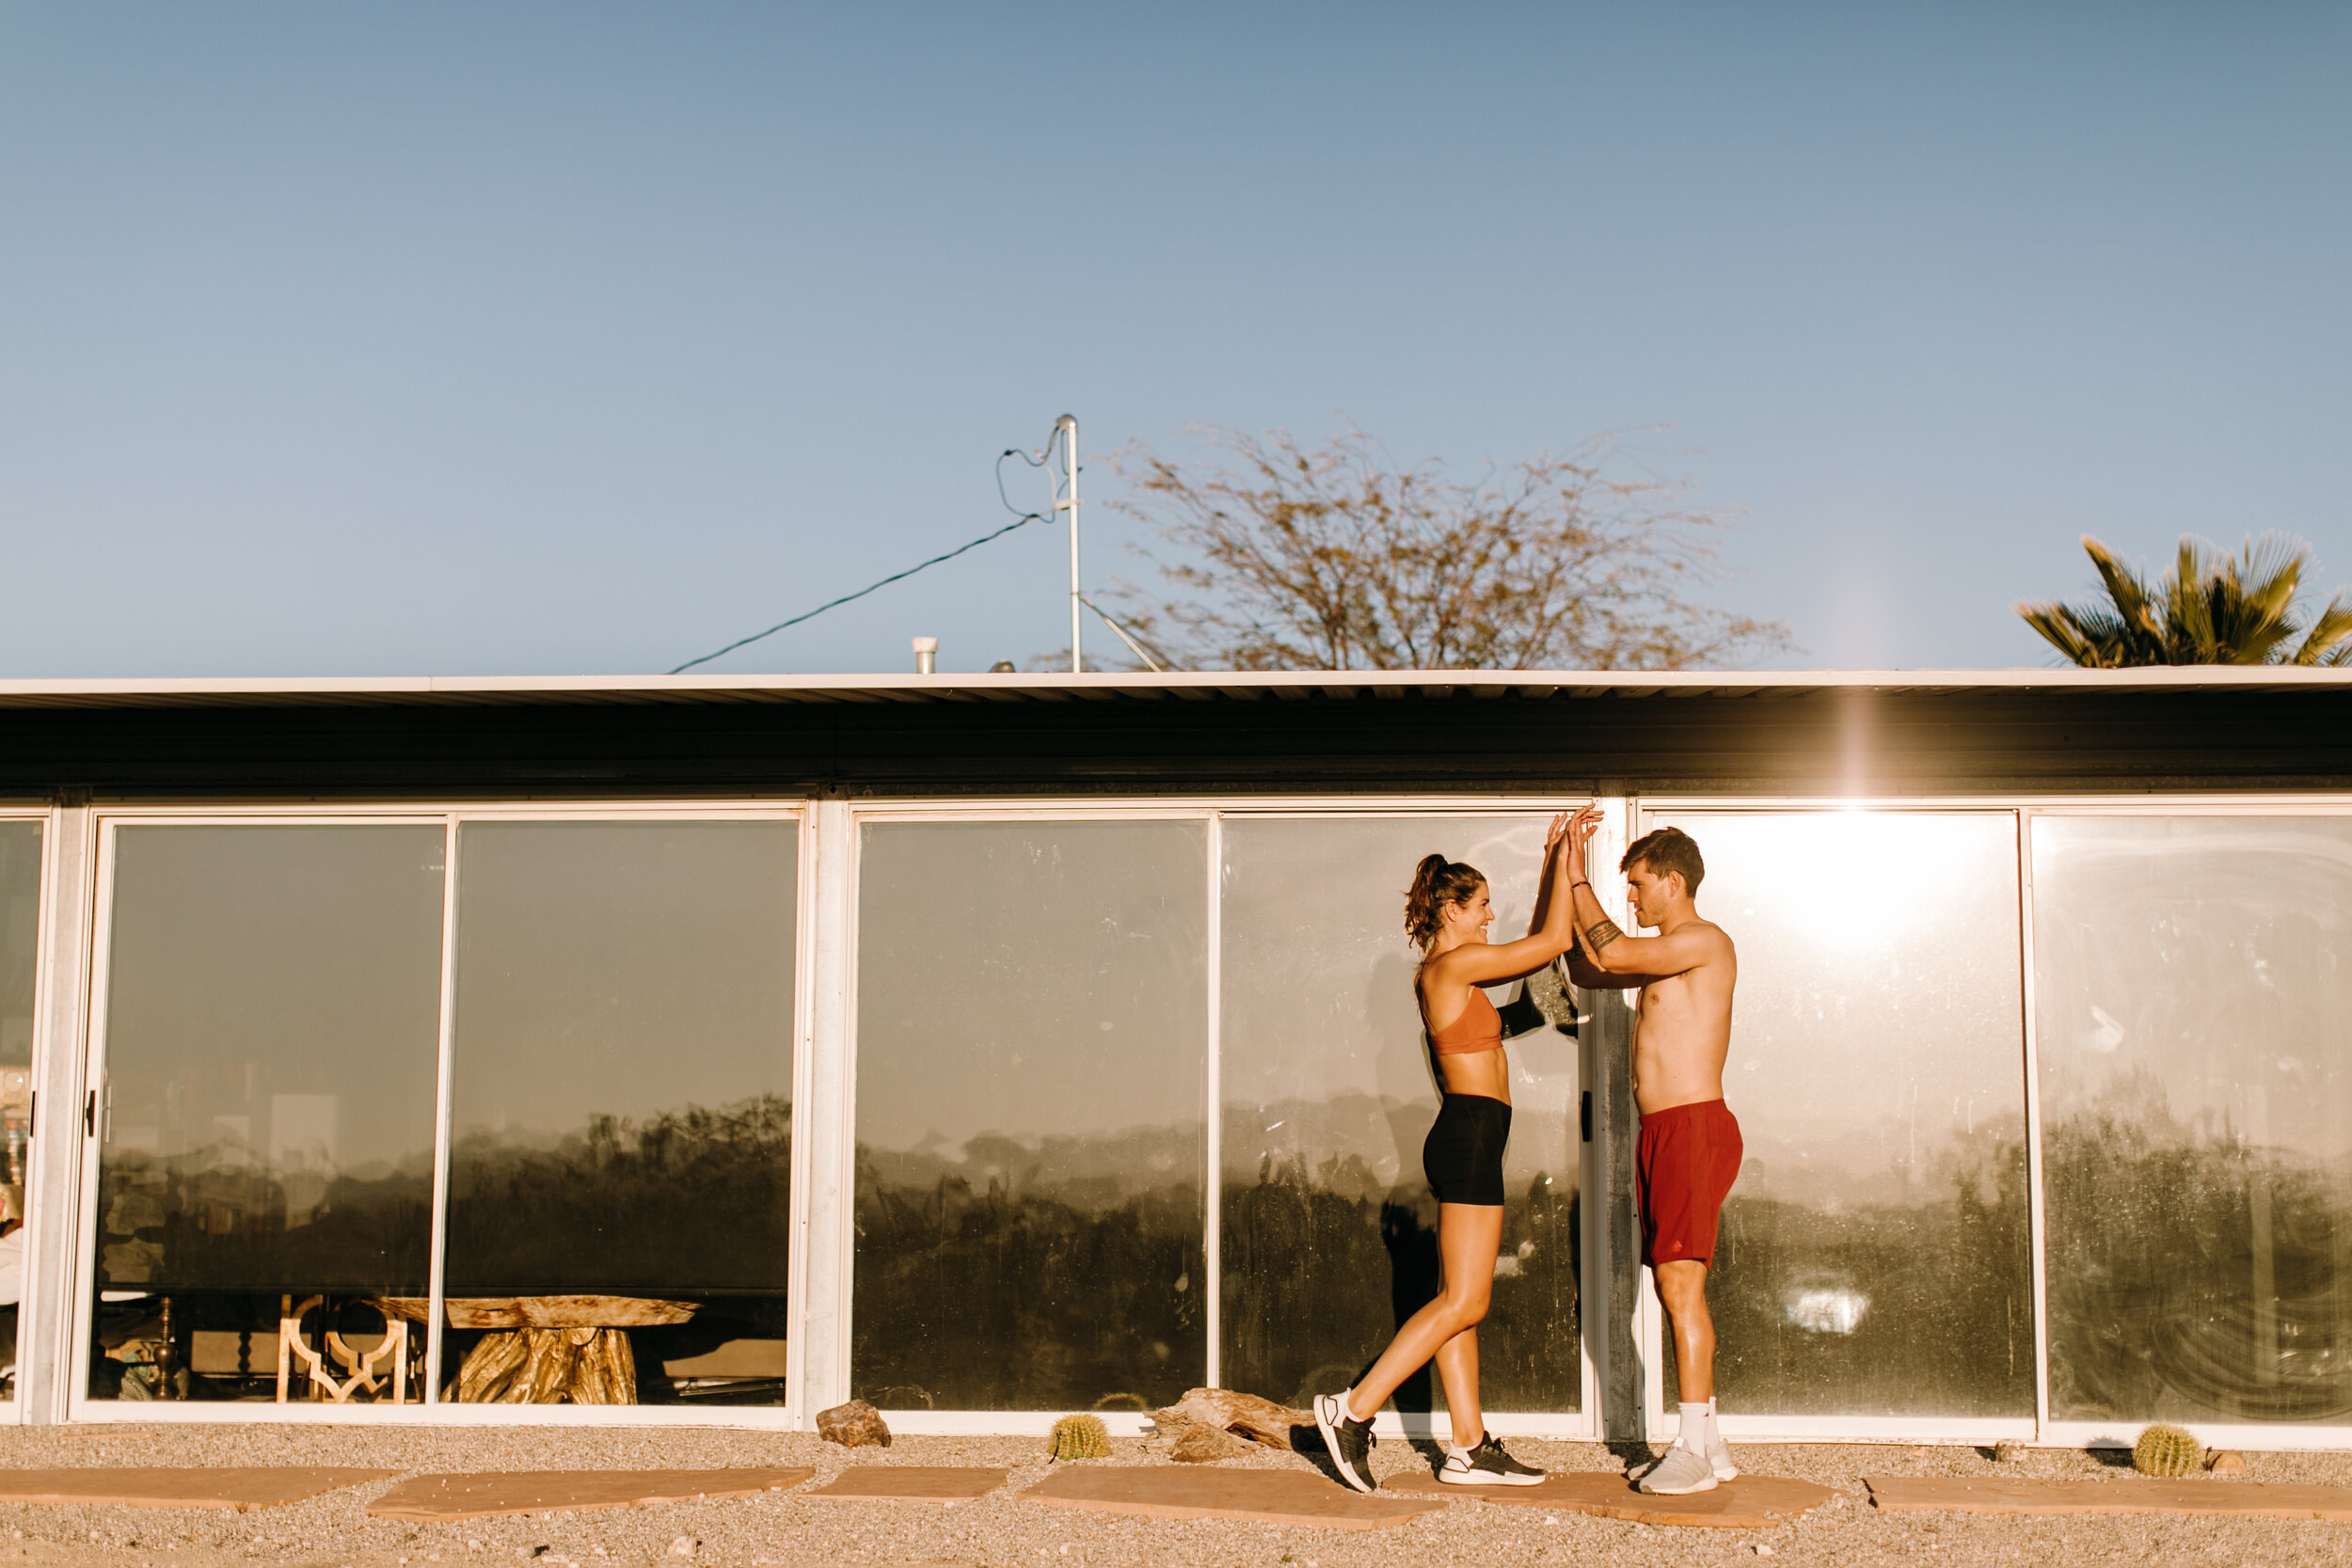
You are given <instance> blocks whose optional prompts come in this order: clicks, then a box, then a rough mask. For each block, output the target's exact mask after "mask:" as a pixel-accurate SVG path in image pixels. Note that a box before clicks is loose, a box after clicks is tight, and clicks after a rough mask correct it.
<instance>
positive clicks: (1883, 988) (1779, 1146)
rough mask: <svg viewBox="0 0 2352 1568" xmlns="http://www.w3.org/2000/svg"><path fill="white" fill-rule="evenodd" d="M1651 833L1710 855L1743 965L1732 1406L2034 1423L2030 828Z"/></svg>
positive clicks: (1731, 1244) (1734, 819) (1714, 894)
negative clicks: (1676, 836)
mask: <svg viewBox="0 0 2352 1568" xmlns="http://www.w3.org/2000/svg"><path fill="white" fill-rule="evenodd" d="M1654 822H1655V824H1656V825H1660V826H1664V825H1667V824H1672V825H1674V826H1677V827H1679V828H1682V829H1683V830H1684V831H1686V832H1689V833H1690V834H1691V835H1692V837H1693V838H1695V839H1696V840H1697V841H1698V844H1699V848H1700V852H1701V853H1702V854H1703V855H1704V856H1705V857H1706V860H1707V878H1706V880H1705V882H1704V883H1703V884H1702V886H1701V887H1700V889H1699V895H1698V905H1699V909H1700V911H1701V912H1702V913H1704V914H1705V915H1706V916H1707V917H1708V918H1709V919H1711V920H1714V921H1716V922H1718V923H1720V924H1721V925H1722V926H1723V927H1724V929H1725V930H1727V931H1729V932H1730V933H1731V937H1732V940H1733V941H1734V942H1736V943H1737V944H1738V946H1739V952H1740V985H1739V993H1738V1001H1737V1003H1736V1005H1735V1006H1734V1008H1733V1018H1732V1044H1731V1056H1730V1060H1729V1062H1728V1064H1727V1065H1726V1069H1725V1073H1724V1099H1725V1101H1727V1102H1728V1103H1729V1105H1730V1107H1731V1109H1732V1112H1733V1114H1735V1115H1736V1116H1738V1117H1739V1118H1740V1132H1741V1137H1742V1140H1743V1141H1744V1142H1745V1144H1746V1146H1747V1158H1746V1162H1745V1164H1743V1166H1742V1167H1741V1170H1740V1180H1739V1184H1738V1185H1737V1186H1736V1187H1735V1188H1734V1189H1733V1191H1732V1196H1731V1200H1730V1202H1729V1203H1728V1204H1726V1205H1725V1207H1724V1221H1723V1230H1722V1242H1721V1247H1722V1250H1721V1252H1720V1253H1719V1254H1718V1256H1717V1259H1716V1262H1715V1267H1714V1268H1713V1269H1712V1270H1711V1271H1710V1276H1709V1278H1708V1305H1709V1307H1710V1309H1711V1310H1712V1312H1713V1314H1714V1319H1715V1327H1716V1336H1717V1342H1718V1349H1717V1352H1716V1355H1717V1361H1716V1368H1717V1379H1718V1383H1717V1386H1718V1389H1719V1391H1720V1395H1719V1397H1720V1398H1721V1400H1722V1402H1723V1404H1724V1408H1725V1409H1726V1410H1731V1411H1735V1412H1737V1413H1738V1414H1740V1415H1754V1414H1764V1413H1772V1414H1779V1415H1824V1416H1826V1415H1853V1416H1945V1417H1995V1416H2029V1415H2031V1414H2032V1412H2033V1408H2034V1399H2033V1373H2034V1355H2033V1344H2034V1339H2033V1312H2032V1299H2033V1293H2032V1278H2031V1254H2030V1251H2029V1246H2030V1233H2029V1227H2028V1221H2027V1209H2028V1205H2027V1200H2026V1157H2025V1043H2024V1030H2025V1003H2024V994H2023V992H2024V974H2023V969H2022V960H2021V958H2020V947H2019V936H2018V888H2017V828H2016V819H2015V818H2014V817H2013V816H2010V815H2009V814H2007V813H2002V814H1998V815H1995V814H1991V813H1979V814H1957V813H1955V814H1934V813H1895V812H1884V813H1881V812H1869V813H1865V812H1820V813H1779V814H1764V813H1756V814H1746V813H1699V812H1665V813H1660V814H1658V815H1657V816H1656V817H1655V818H1654ZM1666 1399H1667V1402H1668V1403H1669V1404H1672V1403H1673V1402H1675V1399H1676V1392H1675V1378H1674V1373H1673V1364H1672V1354H1671V1349H1669V1351H1668V1355H1667V1378H1666Z"/></svg>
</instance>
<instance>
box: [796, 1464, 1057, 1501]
mask: <svg viewBox="0 0 2352 1568" xmlns="http://www.w3.org/2000/svg"><path fill="white" fill-rule="evenodd" d="M1011 1474H1012V1472H1011V1471H1009V1470H1007V1469H1004V1468H1002V1467H997V1468H993V1469H992V1468H990V1467H988V1466H986V1465H850V1467H849V1468H848V1469H846V1470H844V1471H842V1472H841V1474H840V1475H839V1476H837V1477H835V1478H834V1481H833V1483H832V1484H831V1485H828V1486H819V1487H818V1488H817V1489H816V1490H815V1491H813V1492H803V1493H802V1494H801V1495H802V1496H803V1497H825V1498H830V1499H832V1500H834V1501H837V1502H857V1503H963V1502H970V1501H971V1500H972V1499H973V1498H975V1497H987V1496H988V1495H989V1494H990V1493H991V1492H993V1491H995V1490H996V1489H997V1488H998V1487H1000V1486H1002V1485H1004V1484H1005V1478H1006V1477H1008V1476H1009V1475H1011Z"/></svg>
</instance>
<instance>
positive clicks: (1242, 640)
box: [1111, 426, 1788, 670]
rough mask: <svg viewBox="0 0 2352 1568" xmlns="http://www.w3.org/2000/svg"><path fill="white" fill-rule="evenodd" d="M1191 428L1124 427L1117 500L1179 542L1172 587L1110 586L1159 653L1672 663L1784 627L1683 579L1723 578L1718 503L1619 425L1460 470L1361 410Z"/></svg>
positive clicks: (1361, 660)
mask: <svg viewBox="0 0 2352 1568" xmlns="http://www.w3.org/2000/svg"><path fill="white" fill-rule="evenodd" d="M1187 434H1190V435H1193V436H1198V437H1200V439H1201V440H1203V441H1204V442H1205V444H1206V445H1207V447H1208V448H1209V449H1210V451H1211V452H1212V453H1214V454H1215V455H1213V456H1211V457H1210V458H1208V459H1206V460H1203V461H1195V462H1180V461H1178V460H1175V459H1171V458H1168V457H1163V456H1161V455H1160V454H1159V453H1157V452H1155V451H1152V450H1150V449H1149V448H1145V447H1140V446H1136V447H1129V448H1127V449H1126V450H1124V451H1121V452H1120V453H1118V454H1117V455H1116V456H1115V458H1114V459H1113V466H1114V467H1115V469H1116V471H1117V472H1118V473H1119V474H1120V477H1121V478H1122V479H1123V480H1125V482H1126V484H1127V493H1126V495H1125V496H1124V497H1122V498H1120V499H1116V500H1114V501H1112V502H1111V504H1112V505H1114V506H1116V507H1118V508H1119V509H1120V510H1121V511H1124V512H1127V513H1129V514H1131V515H1135V516H1136V517H1138V518H1140V519H1142V520H1143V521H1145V522H1146V523H1148V524H1150V525H1152V527H1153V528H1154V529H1155V530H1156V531H1158V532H1159V533H1160V535H1161V536H1162V538H1163V539H1165V540H1166V541H1167V544H1168V546H1172V548H1171V549H1170V550H1168V552H1167V553H1160V552H1155V551H1152V550H1146V551H1145V552H1144V554H1145V555H1146V556H1147V557H1149V558H1151V559H1152V562H1153V564H1154V565H1155V566H1156V567H1157V568H1158V570H1159V572H1160V574H1161V575H1162V577H1163V578H1165V579H1166V582H1167V584H1168V588H1169V589H1170V590H1172V592H1170V593H1168V594H1165V595H1159V596H1157V603H1156V604H1154V603H1152V600H1151V599H1149V598H1147V597H1146V596H1145V595H1144V594H1141V593H1140V592H1139V591H1137V590H1134V589H1128V590H1126V591H1124V592H1123V593H1122V595H1121V596H1122V597H1123V598H1124V599H1125V600H1126V601H1127V603H1128V604H1129V605H1130V606H1131V607H1135V608H1133V609H1132V610H1131V614H1132V617H1133V623H1134V629H1136V630H1137V631H1138V634H1139V635H1140V636H1142V637H1144V638H1146V639H1148V640H1149V641H1147V642H1146V645H1147V646H1150V647H1152V649H1153V651H1154V652H1156V653H1161V654H1163V655H1165V656H1166V657H1165V662H1168V663H1172V664H1177V665H1180V666H1184V667H1190V668H1195V669H1232V670H1435V669H1594V670H1679V669H1687V668H1692V667H1697V666H1706V665H1719V664H1724V663H1728V662H1731V661H1733V660H1735V659H1737V658H1740V657H1754V656H1757V655H1761V654H1765V653H1769V652H1772V651H1776V650H1778V649H1781V648H1785V647H1787V646H1788V634H1787V632H1786V630H1785V629H1784V628H1783V627H1781V626H1778V625H1777V624H1774V623H1772V622H1766V621H1757V620H1754V619H1751V618H1748V617H1746V616H1741V615H1735V614H1732V613H1730V612H1728V611H1725V610H1719V609H1716V608H1714V607H1713V606H1711V605H1708V604H1704V603H1701V602H1699V601H1698V600H1696V599H1695V598H1693V597H1692V594H1693V593H1694V591H1696V590H1698V589H1700V588H1702V587H1704V586H1705V585H1708V584H1710V583H1714V582H1717V581H1720V580H1722V578H1724V576H1725V573H1724V567H1723V565H1722V562H1720V560H1719V559H1718V558H1717V556H1716V554H1715V551H1714V549H1713V539H1714V537H1715V536H1716V535H1717V534H1718V533H1719V532H1720V531H1721V530H1722V529H1723V528H1724V517H1723V515H1721V514H1719V513H1715V512H1709V511H1706V510H1703V509H1698V508H1694V507H1691V506H1687V505H1684V504H1682V498H1683V497H1684V495H1685V494H1686V493H1687V491H1688V488H1689V487H1688V485H1687V484H1686V483H1681V482H1677V481H1674V480H1667V479H1661V478H1658V477H1656V476H1654V475H1650V474H1647V473H1644V472H1641V471H1640V470H1639V469H1638V468H1637V467H1636V466H1635V464H1634V461H1633V456H1634V454H1633V453H1631V452H1630V451H1628V450H1627V448H1626V447H1625V445H1624V444H1623V443H1622V442H1621V441H1619V440H1618V439H1616V438H1614V437H1603V438H1600V439H1597V440H1595V441H1591V442H1587V443H1585V444H1583V445H1582V446H1580V447H1578V448H1577V449H1575V450H1574V451H1569V452H1568V453H1566V454H1565V455H1561V454H1558V453H1554V452H1550V451H1545V452H1541V453H1538V454H1537V455H1536V456H1534V457H1531V458H1528V459H1526V460H1524V461H1522V462H1518V463H1514V464H1510V465H1508V466H1495V467H1489V468H1488V469H1487V471H1486V472H1485V473H1484V474H1482V475H1480V476H1479V477H1478V478H1477V479H1475V480H1472V481H1460V480H1455V479H1453V478H1451V477H1449V476H1448V474H1447V472H1446V470H1445V468H1444V467H1443V466H1442V465H1441V464H1439V463H1438V462H1437V461H1435V460H1429V461H1424V462H1422V463H1418V464H1413V465H1409V466H1408V465H1405V464H1400V463H1398V462H1396V461H1395V460H1394V459H1393V458H1391V456H1390V454H1389V452H1388V451H1387V449H1386V448H1384V447H1383V446H1382V445H1381V444H1380V443H1379V442H1378V441H1376V440H1375V439H1373V438H1372V437H1371V436H1366V435H1364V434H1363V433H1362V432H1361V431H1359V430H1357V429H1355V428H1354V427H1353V426H1350V427H1349V428H1347V429H1346V430H1345V431H1344V432H1343V433H1342V434H1341V435H1339V436H1335V437H1333V438H1332V439H1331V440H1329V441H1327V442H1325V443H1324V444H1322V445H1321V446H1317V447H1305V446H1301V445H1300V444H1299V443H1298V441H1297V440H1296V439H1295V438H1294V437H1293V436H1291V435H1290V434H1289V433H1287V432H1285V431H1271V432H1268V433H1266V434H1264V435H1263V436H1251V435H1248V434H1246V433H1244V432H1241V431H1237V430H1232V429H1227V428H1224V427H1220V426H1200V427H1195V428H1194V429H1193V430H1191V431H1189V432H1187Z"/></svg>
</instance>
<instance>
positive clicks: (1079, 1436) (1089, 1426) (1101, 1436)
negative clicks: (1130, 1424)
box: [1054, 1416, 1111, 1459]
mask: <svg viewBox="0 0 2352 1568" xmlns="http://www.w3.org/2000/svg"><path fill="white" fill-rule="evenodd" d="M1110 1456H1111V1434H1110V1429H1109V1428H1107V1427H1105V1426H1104V1424H1103V1418H1102V1417H1100V1416H1064V1417H1063V1418H1061V1419H1060V1420H1058V1421H1056V1422H1055V1423H1054V1457H1055V1458H1056V1459H1108V1458H1109V1457H1110Z"/></svg>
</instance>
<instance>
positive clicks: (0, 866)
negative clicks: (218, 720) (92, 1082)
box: [0, 822, 41, 1399]
mask: <svg viewBox="0 0 2352 1568" xmlns="http://www.w3.org/2000/svg"><path fill="white" fill-rule="evenodd" d="M40 831H41V830H40V823H38V822H0V1399H4V1398H8V1397H11V1396H13V1395H14V1394H15V1392H16V1319H17V1306H18V1303H19V1302H20V1301H21V1300H22V1299H23V1298H24V1241H25V1236H24V1162H25V1156H26V1153H27V1148H26V1146H27V1144H28V1143H29V1141H30V1139H31V1136H32V1128H33V997H34V990H33V977H34V974H35V966H36V963H37V960H38V957H39V951H40V949H39V943H40Z"/></svg>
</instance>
